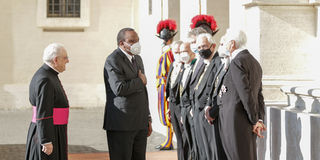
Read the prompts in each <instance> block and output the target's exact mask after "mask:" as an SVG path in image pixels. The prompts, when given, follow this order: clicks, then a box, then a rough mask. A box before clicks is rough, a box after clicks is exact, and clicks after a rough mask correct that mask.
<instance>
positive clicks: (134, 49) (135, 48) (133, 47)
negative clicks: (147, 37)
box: [130, 42, 141, 55]
mask: <svg viewBox="0 0 320 160" xmlns="http://www.w3.org/2000/svg"><path fill="white" fill-rule="evenodd" d="M130 52H131V53H132V54H134V55H139V54H140V52H141V45H140V43H139V42H137V43H134V44H133V45H131V46H130Z"/></svg>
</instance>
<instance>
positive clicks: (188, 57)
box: [180, 52, 190, 63]
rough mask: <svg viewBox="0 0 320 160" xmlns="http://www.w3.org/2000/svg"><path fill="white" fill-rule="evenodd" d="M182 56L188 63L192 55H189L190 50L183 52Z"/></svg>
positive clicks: (184, 61)
mask: <svg viewBox="0 0 320 160" xmlns="http://www.w3.org/2000/svg"><path fill="white" fill-rule="evenodd" d="M180 58H181V61H182V62H183V63H188V62H189V60H190V56H189V54H188V52H181V53H180Z"/></svg>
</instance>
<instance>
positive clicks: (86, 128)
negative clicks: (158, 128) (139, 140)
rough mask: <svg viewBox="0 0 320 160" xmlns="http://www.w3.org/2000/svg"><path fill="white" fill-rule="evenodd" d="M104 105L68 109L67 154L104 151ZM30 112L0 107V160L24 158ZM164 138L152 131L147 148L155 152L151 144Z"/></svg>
mask: <svg viewBox="0 0 320 160" xmlns="http://www.w3.org/2000/svg"><path fill="white" fill-rule="evenodd" d="M103 115H104V108H93V109H71V110H70V118H69V126H68V141H69V153H98V152H106V151H107V149H108V146H107V137H106V132H105V131H104V130H103V129H102V124H103ZM31 117H32V112H31V109H28V110H15V111H6V110H0V160H20V159H23V158H24V152H25V143H26V137H27V132H28V128H29V124H30V121H31ZM164 139H165V137H164V136H163V135H161V134H159V133H156V132H153V133H152V135H151V136H150V137H149V138H148V145H147V151H148V152H154V151H157V150H155V149H154V147H155V146H156V145H158V144H160V143H161V142H163V140H164Z"/></svg>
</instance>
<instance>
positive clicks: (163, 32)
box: [157, 19, 177, 42]
mask: <svg viewBox="0 0 320 160" xmlns="http://www.w3.org/2000/svg"><path fill="white" fill-rule="evenodd" d="M176 29H177V24H176V21H175V20H172V19H167V20H162V21H160V22H159V23H158V25H157V34H158V35H157V37H159V38H160V39H163V40H164V41H165V42H167V41H168V40H170V39H171V38H173V37H174V36H175V35H176V34H177V32H176Z"/></svg>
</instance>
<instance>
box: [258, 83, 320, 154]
mask: <svg viewBox="0 0 320 160" xmlns="http://www.w3.org/2000/svg"><path fill="white" fill-rule="evenodd" d="M319 87H320V85H319V86H307V87H306V86H303V87H297V86H286V87H281V91H282V92H283V93H284V94H286V95H287V97H288V101H287V102H266V117H265V124H266V126H267V132H265V138H264V139H258V140H257V146H258V160H320V152H319V151H320V103H319V100H320V88H319Z"/></svg>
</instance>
